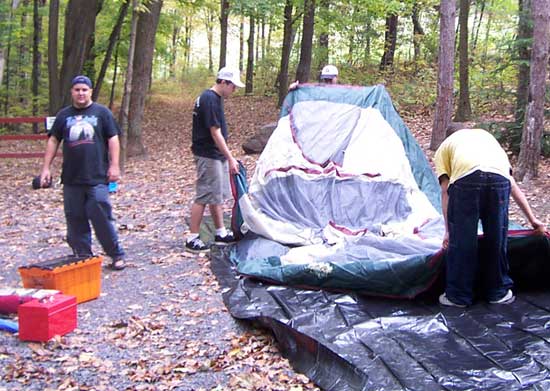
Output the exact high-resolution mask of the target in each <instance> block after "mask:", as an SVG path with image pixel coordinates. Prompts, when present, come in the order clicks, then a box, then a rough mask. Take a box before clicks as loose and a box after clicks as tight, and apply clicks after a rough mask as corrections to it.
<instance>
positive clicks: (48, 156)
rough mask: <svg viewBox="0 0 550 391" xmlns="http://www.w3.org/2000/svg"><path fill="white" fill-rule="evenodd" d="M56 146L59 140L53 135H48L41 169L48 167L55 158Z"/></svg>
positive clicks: (47, 168)
mask: <svg viewBox="0 0 550 391" xmlns="http://www.w3.org/2000/svg"><path fill="white" fill-rule="evenodd" d="M58 146H59V140H57V139H56V138H55V136H50V137H48V142H47V144H46V152H45V153H44V163H43V165H42V170H45V169H46V170H49V169H50V166H51V164H52V161H53V159H54V158H55V153H56V152H57V147H58Z"/></svg>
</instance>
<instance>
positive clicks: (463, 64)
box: [455, 0, 472, 122]
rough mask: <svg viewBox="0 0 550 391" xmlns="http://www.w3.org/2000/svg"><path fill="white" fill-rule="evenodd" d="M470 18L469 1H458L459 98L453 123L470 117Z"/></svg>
mask: <svg viewBox="0 0 550 391" xmlns="http://www.w3.org/2000/svg"><path fill="white" fill-rule="evenodd" d="M469 16H470V0H460V14H459V16H458V25H459V27H460V30H459V31H460V32H459V36H458V58H459V66H458V74H459V84H460V90H459V96H458V105H457V110H456V114H455V121H457V122H464V121H467V120H469V119H470V117H471V116H472V106H471V104H470V75H469V71H470V61H469V49H468V19H469Z"/></svg>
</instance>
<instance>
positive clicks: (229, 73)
mask: <svg viewBox="0 0 550 391" xmlns="http://www.w3.org/2000/svg"><path fill="white" fill-rule="evenodd" d="M217 78H218V79H219V80H227V81H230V82H231V83H233V84H235V85H236V86H237V87H241V88H242V87H244V84H243V82H242V81H241V77H240V75H239V72H238V71H236V70H234V69H231V68H229V67H223V68H222V69H220V70H219V71H218V77H217Z"/></svg>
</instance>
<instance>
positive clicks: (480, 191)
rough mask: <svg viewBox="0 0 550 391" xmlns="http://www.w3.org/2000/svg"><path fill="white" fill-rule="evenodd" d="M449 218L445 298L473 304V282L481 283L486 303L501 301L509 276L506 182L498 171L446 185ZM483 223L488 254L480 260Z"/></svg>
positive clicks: (508, 200) (508, 184)
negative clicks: (479, 237) (479, 235)
mask: <svg viewBox="0 0 550 391" xmlns="http://www.w3.org/2000/svg"><path fill="white" fill-rule="evenodd" d="M448 194H449V202H448V207H447V221H448V228H449V247H448V250H447V277H446V278H447V287H446V290H445V293H446V295H447V297H448V298H449V299H450V300H451V301H452V302H454V303H457V304H465V305H470V304H472V299H473V289H474V284H475V282H477V281H480V282H481V284H482V286H483V287H484V288H485V295H486V298H487V299H488V300H490V301H493V300H498V299H501V298H502V297H503V296H504V295H505V294H506V292H507V291H508V289H509V288H511V287H512V285H513V282H512V279H511V278H510V277H509V275H508V268H509V267H508V256H507V237H508V236H507V235H508V205H509V202H510V181H509V180H508V179H507V178H505V177H503V176H501V175H498V174H494V173H489V172H483V171H475V172H474V173H472V174H470V175H467V176H466V177H464V178H461V179H459V180H457V181H456V182H455V183H453V184H452V185H451V186H450V187H449V189H448ZM479 220H481V224H482V227H483V236H484V239H483V243H484V247H485V248H484V249H483V250H484V251H483V253H484V254H486V255H487V256H486V258H485V257H484V259H478V233H477V231H478V224H479Z"/></svg>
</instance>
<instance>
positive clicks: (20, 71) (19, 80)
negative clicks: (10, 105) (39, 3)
mask: <svg viewBox="0 0 550 391" xmlns="http://www.w3.org/2000/svg"><path fill="white" fill-rule="evenodd" d="M28 9H29V0H23V7H22V10H21V19H20V22H19V27H18V30H19V31H20V32H24V31H26V30H28V27H27V26H28V21H29V13H28ZM17 41H18V42H17V56H16V58H17V60H16V62H15V67H14V71H15V72H14V76H15V78H14V82H13V83H12V86H11V88H12V89H13V90H14V91H15V94H14V95H15V96H14V98H15V102H16V104H18V105H21V106H22V107H25V106H27V104H28V98H27V94H26V93H25V91H28V90H29V87H30V86H29V85H28V83H27V80H28V78H29V77H28V71H27V70H26V69H24V68H25V67H26V65H27V64H28V63H29V62H31V61H32V45H29V41H28V39H27V36H26V34H21V33H18V34H17Z"/></svg>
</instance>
